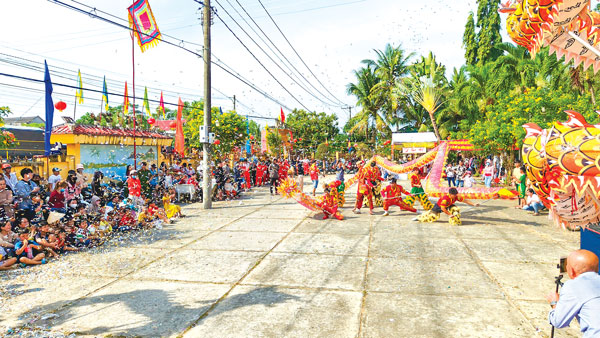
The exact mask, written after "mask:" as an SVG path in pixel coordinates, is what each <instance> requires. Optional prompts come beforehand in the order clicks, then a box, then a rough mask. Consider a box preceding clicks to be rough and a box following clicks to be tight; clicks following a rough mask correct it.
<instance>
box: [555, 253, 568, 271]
mask: <svg viewBox="0 0 600 338" xmlns="http://www.w3.org/2000/svg"><path fill="white" fill-rule="evenodd" d="M556 267H557V268H558V269H559V271H560V274H561V275H562V274H563V273H566V272H567V257H561V258H560V262H559V263H558V265H557V266H556Z"/></svg>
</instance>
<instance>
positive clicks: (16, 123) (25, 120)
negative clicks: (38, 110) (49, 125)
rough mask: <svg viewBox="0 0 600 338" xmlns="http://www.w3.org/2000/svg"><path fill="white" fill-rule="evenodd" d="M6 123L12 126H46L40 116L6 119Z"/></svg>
mask: <svg viewBox="0 0 600 338" xmlns="http://www.w3.org/2000/svg"><path fill="white" fill-rule="evenodd" d="M4 123H5V124H8V125H11V126H23V125H26V124H30V123H42V124H45V123H46V121H44V119H43V118H41V117H39V116H22V117H6V118H4Z"/></svg>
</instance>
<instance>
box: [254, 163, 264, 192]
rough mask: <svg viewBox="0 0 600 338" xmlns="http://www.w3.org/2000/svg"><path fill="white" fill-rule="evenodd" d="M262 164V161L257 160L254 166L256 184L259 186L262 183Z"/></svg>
mask: <svg viewBox="0 0 600 338" xmlns="http://www.w3.org/2000/svg"><path fill="white" fill-rule="evenodd" d="M264 169H265V168H264V165H263V163H262V162H258V165H257V166H256V186H257V187H260V186H262V185H263V175H264Z"/></svg>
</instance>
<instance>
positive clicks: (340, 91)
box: [0, 0, 476, 124]
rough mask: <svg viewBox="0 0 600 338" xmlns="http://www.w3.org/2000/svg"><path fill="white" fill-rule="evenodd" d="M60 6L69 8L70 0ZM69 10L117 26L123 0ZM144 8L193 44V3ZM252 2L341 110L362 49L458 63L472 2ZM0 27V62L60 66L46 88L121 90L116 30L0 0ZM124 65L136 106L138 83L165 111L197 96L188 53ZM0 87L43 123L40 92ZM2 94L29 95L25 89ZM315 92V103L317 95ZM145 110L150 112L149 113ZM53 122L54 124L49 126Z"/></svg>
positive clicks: (225, 97) (218, 49)
mask: <svg viewBox="0 0 600 338" xmlns="http://www.w3.org/2000/svg"><path fill="white" fill-rule="evenodd" d="M61 1H64V2H65V3H68V4H71V5H75V6H77V4H76V3H74V2H72V1H71V0H61ZM238 1H239V3H240V4H241V5H242V6H243V7H244V8H245V9H246V10H247V11H248V12H249V13H250V15H251V16H252V17H253V18H254V19H255V20H256V22H257V23H258V25H259V26H260V27H261V29H263V30H264V31H265V33H266V34H267V35H268V36H269V38H271V39H272V40H273V42H274V43H275V45H277V46H278V48H280V49H281V51H282V52H283V53H284V54H285V55H286V56H287V57H288V58H289V59H290V61H291V62H292V63H293V64H294V66H295V67H296V68H297V69H298V70H300V72H301V73H302V74H303V75H304V76H305V77H306V78H307V79H308V80H309V81H311V82H312V83H313V85H315V86H316V87H317V88H319V89H320V91H321V92H323V93H324V94H325V95H326V96H328V97H331V95H329V94H327V93H326V91H325V90H324V89H323V88H322V87H320V85H319V84H318V83H317V82H316V81H315V79H314V77H313V76H312V75H311V74H310V73H309V72H308V70H307V69H306V68H304V66H303V65H302V64H301V62H300V60H299V59H298V58H297V57H296V56H295V55H294V53H293V51H292V50H291V49H290V48H289V46H288V45H287V43H286V42H285V40H284V39H283V37H282V36H281V34H280V33H279V32H278V31H277V29H276V28H275V26H274V25H273V23H272V22H271V21H270V19H269V18H268V17H266V14H265V11H264V10H263V9H262V7H261V6H260V4H259V2H258V0H238ZM80 2H81V3H85V4H87V5H90V6H92V7H96V8H97V9H100V10H103V11H105V12H108V13H111V14H114V15H116V16H118V17H120V18H122V19H126V17H127V16H126V15H127V12H126V7H127V6H128V5H129V4H130V3H131V2H130V1H120V0H103V1H100V0H81V1H80ZM219 3H220V5H222V6H223V7H224V8H225V9H226V10H227V11H229V12H230V14H232V15H233V16H234V17H235V18H236V20H237V21H238V22H239V23H240V24H241V25H242V26H243V27H244V28H245V29H246V30H247V31H248V32H249V33H250V34H252V35H253V37H254V38H255V40H257V41H259V40H258V38H257V37H255V36H254V33H252V32H251V31H250V29H249V28H248V26H246V24H245V23H244V21H243V20H242V19H241V18H240V17H239V16H237V14H236V13H235V11H234V10H233V9H232V7H231V6H230V4H232V5H233V6H234V7H235V8H236V9H237V10H238V11H239V12H240V13H242V14H243V12H242V9H241V7H240V6H239V5H238V3H237V2H236V0H229V1H228V0H219ZM150 4H151V6H152V9H153V11H154V15H155V17H156V19H157V22H158V26H159V28H160V29H161V31H162V32H163V33H166V34H169V35H172V36H174V37H176V38H178V39H182V40H186V41H190V42H194V43H196V44H198V45H201V44H202V27H201V26H200V22H199V17H200V14H199V12H198V11H197V8H198V4H196V3H195V2H193V1H192V0H169V1H167V0H151V1H150ZM263 4H264V5H265V7H266V8H267V10H268V11H269V12H270V13H271V14H272V15H273V17H274V19H275V21H276V22H277V23H278V24H279V26H280V27H281V29H282V31H283V32H284V33H285V34H286V36H287V38H288V39H289V40H290V42H291V43H292V45H293V46H294V47H295V48H296V50H297V51H298V52H299V54H300V55H301V56H302V58H303V59H304V60H305V61H306V63H307V64H308V66H309V67H310V68H311V70H312V71H313V72H314V73H315V75H316V76H317V77H318V78H319V80H320V81H321V82H323V84H324V85H325V86H326V87H327V89H328V90H329V91H331V93H332V94H333V95H334V96H335V97H337V98H339V99H340V100H341V101H342V102H343V103H344V104H345V105H350V106H353V105H354V99H353V98H352V97H349V96H347V95H346V93H345V91H346V85H347V84H348V83H349V82H351V81H353V80H354V79H353V75H352V71H353V70H354V69H357V68H358V67H360V61H361V60H363V59H365V58H373V57H374V56H375V54H374V52H373V49H383V48H384V47H385V45H386V44H387V43H391V44H394V45H397V44H401V45H402V46H403V47H404V49H406V50H407V52H414V53H415V54H417V55H421V54H425V53H428V52H429V51H430V50H431V51H433V52H434V53H435V54H436V56H437V58H438V60H439V61H441V62H442V63H444V64H445V65H446V66H447V68H448V69H449V70H451V69H452V68H453V67H458V66H460V65H461V64H462V63H463V62H464V59H463V50H462V47H461V43H462V33H463V28H464V24H465V21H466V18H467V16H468V13H469V11H471V10H475V8H476V4H475V0H458V1H452V2H442V1H432V0H422V1H407V0H396V1H393V0H364V1H360V0H298V1H288V0H263ZM212 5H213V6H216V7H217V9H218V14H219V16H221V17H222V18H223V19H224V21H225V23H226V24H227V25H229V26H230V27H231V28H232V29H233V30H234V31H235V32H236V34H237V35H238V36H239V37H240V38H241V39H242V40H243V42H244V43H245V44H246V45H247V46H248V47H249V48H250V49H251V50H252V51H253V53H255V55H256V56H257V57H258V58H259V59H260V60H261V62H263V63H264V65H265V66H266V67H267V68H268V69H269V70H270V71H271V72H272V73H273V74H274V75H275V77H276V78H277V79H278V80H279V81H280V82H281V83H282V84H283V85H284V86H285V87H286V88H288V90H289V91H290V92H292V94H293V95H294V96H295V97H297V98H298V100H299V101H300V102H301V103H302V104H304V105H306V106H308V107H309V108H310V109H314V110H317V111H325V112H328V113H335V114H337V115H338V116H339V118H340V122H341V123H340V124H343V123H344V122H345V121H346V119H347V110H342V109H341V108H340V107H335V106H334V105H326V104H323V103H322V102H320V101H319V100H317V99H315V98H313V97H312V96H311V95H309V94H307V93H306V92H305V91H303V90H302V89H301V88H300V87H299V86H298V85H297V84H295V83H293V81H292V80H290V79H289V78H288V77H287V76H286V75H285V74H284V72H282V71H280V70H279V69H278V68H277V67H276V66H275V65H273V64H272V63H271V62H270V61H269V60H268V58H267V56H265V55H264V54H263V53H262V52H261V51H260V50H259V49H258V48H256V46H254V45H253V44H252V42H251V41H250V40H249V39H248V37H247V36H245V35H244V33H243V32H242V31H241V30H240V29H239V27H237V26H236V24H235V23H234V21H233V20H232V19H230V18H229V17H228V16H227V14H226V13H225V10H224V9H223V8H222V7H221V6H219V4H217V3H216V2H215V1H214V0H213V1H212ZM245 18H246V20H249V19H248V17H245ZM212 28H213V40H212V41H213V52H214V54H215V55H216V56H217V57H218V58H219V59H220V60H222V61H223V62H225V63H226V64H227V65H229V66H231V67H232V68H233V69H235V71H236V72H238V73H240V74H241V75H243V76H244V77H245V78H247V79H248V80H250V81H251V82H252V83H253V84H255V85H256V86H257V87H259V88H261V89H263V90H265V91H266V92H268V93H269V94H270V95H272V96H273V97H276V98H277V100H279V101H281V102H283V103H284V104H285V105H286V106H288V107H291V108H295V107H300V104H299V103H298V102H296V101H294V99H292V98H291V97H290V95H288V94H287V93H286V92H285V91H284V90H283V89H282V88H281V86H280V85H279V84H277V82H276V81H275V80H273V79H272V78H271V77H270V76H269V75H268V74H267V73H266V72H265V71H264V69H262V68H261V66H260V65H259V64H258V63H257V62H256V61H255V60H254V59H253V58H252V57H251V56H250V54H249V53H248V52H247V51H246V50H245V49H244V48H243V47H242V46H241V45H240V43H239V42H238V41H237V40H236V39H235V38H234V37H233V36H232V34H231V33H230V32H229V31H228V30H227V29H226V28H225V26H224V24H223V23H222V22H220V21H219V20H218V19H217V18H215V24H214V25H213V26H212ZM255 29H256V27H255ZM0 30H1V31H2V32H5V33H4V34H2V36H0V50H1V52H0V53H4V54H6V55H1V56H0V57H1V58H2V59H4V60H9V61H10V60H14V58H13V57H18V58H20V59H27V60H31V61H34V62H43V60H44V59H47V60H48V63H49V66H50V68H51V69H56V67H62V68H64V70H61V72H63V74H62V76H64V78H60V77H54V78H53V81H55V82H62V83H67V84H74V83H75V76H72V78H69V77H70V75H69V72H68V70H70V71H74V72H76V71H77V70H78V69H81V72H82V74H83V75H84V86H86V87H88V86H89V87H93V88H96V89H100V84H99V83H95V82H94V81H87V80H86V79H85V77H86V76H91V77H94V78H101V77H102V76H104V75H105V76H106V77H107V80H108V81H109V83H108V87H109V88H108V89H109V91H111V92H113V91H114V92H118V93H122V92H123V85H124V82H125V81H128V84H129V86H131V72H132V70H131V68H132V65H131V39H130V37H129V33H128V32H127V31H124V30H123V29H121V28H118V27H114V26H111V25H109V24H106V23H104V22H101V21H100V20H97V19H92V18H91V17H90V16H87V15H82V14H79V13H76V12H74V11H71V10H69V9H66V8H64V7H61V6H58V5H56V4H55V3H53V2H52V1H44V0H30V1H1V2H0ZM6 32H10V34H6ZM263 38H264V37H263ZM259 43H260V41H259ZM198 45H193V44H184V46H185V47H187V48H190V49H194V50H198V51H200V50H201V47H200V46H198ZM269 54H270V55H271V56H273V54H272V53H270V52H269ZM7 55H8V56H7ZM135 57H136V95H137V96H138V97H140V96H143V90H144V86H148V87H149V88H150V98H151V99H156V100H158V98H159V95H160V90H161V89H162V90H164V91H165V94H164V96H165V101H167V102H177V97H178V96H181V98H182V99H183V100H193V99H200V98H202V96H203V88H202V83H203V82H202V81H203V80H202V70H203V64H202V61H201V60H200V59H198V58H197V57H196V56H194V55H192V54H189V53H186V52H184V51H182V50H180V49H178V48H175V47H172V46H169V45H167V44H165V43H161V44H159V45H158V46H157V47H155V48H152V49H150V50H149V51H147V52H145V53H141V52H140V50H139V48H137V47H136V51H135ZM0 72H3V73H10V74H18V75H22V76H28V77H35V78H40V79H42V78H43V74H42V73H39V72H37V71H31V70H28V69H25V68H22V67H17V66H15V65H13V64H8V63H6V62H0ZM288 73H289V72H288ZM212 79H213V87H214V88H215V89H218V90H219V91H221V92H222V93H223V94H222V93H219V92H217V91H213V105H218V106H222V107H223V109H232V106H233V103H232V100H231V99H230V98H229V97H231V96H233V95H236V97H237V99H238V102H241V104H243V105H238V111H239V112H240V113H242V114H247V113H248V114H251V115H260V116H267V117H276V116H278V114H279V104H277V103H274V102H271V101H269V100H268V99H266V98H264V97H263V96H262V95H260V94H258V93H256V92H255V91H254V90H252V89H250V88H249V87H247V86H246V85H244V84H243V83H241V82H240V81H238V80H236V79H235V78H233V77H231V76H229V75H227V74H226V73H224V72H223V71H220V70H218V69H214V72H213V77H212ZM0 83H1V84H3V85H0V104H2V105H9V106H10V107H11V108H12V110H13V113H14V115H16V116H20V115H26V116H30V115H43V99H41V98H42V96H43V93H41V92H39V90H40V89H42V88H43V87H42V85H41V84H36V83H31V82H22V81H14V80H9V79H6V78H4V77H3V78H2V79H0ZM6 85H9V86H14V85H19V86H24V87H31V88H34V89H33V90H24V89H19V88H15V87H8V86H6ZM36 90H37V91H36ZM55 91H56V94H55V95H54V100H55V101H58V100H63V101H65V102H66V103H67V105H68V107H67V110H66V111H65V112H64V114H65V115H72V114H73V111H72V109H73V100H74V98H73V95H74V90H72V89H67V88H55ZM167 91H168V92H167ZM312 91H313V92H314V90H312ZM129 92H130V93H131V87H130V88H129ZM315 95H317V96H320V95H319V94H317V93H315ZM84 96H85V98H86V101H85V103H84V105H83V107H81V106H79V107H78V108H77V112H78V113H79V114H78V116H79V115H80V114H81V113H83V112H85V111H99V110H100V102H99V101H97V100H98V99H99V98H100V94H96V93H85V94H84ZM323 100H324V101H327V99H323ZM334 100H335V99H334ZM110 101H111V102H110V103H111V104H115V105H116V104H120V103H121V102H122V99H121V98H118V97H111V98H110ZM139 103H141V102H139ZM339 105H341V104H339ZM154 106H155V105H154V104H151V107H152V108H154ZM354 112H356V109H355V110H354ZM55 121H57V122H56V123H59V122H61V120H60V119H58V118H55ZM259 122H261V121H259ZM262 123H264V121H262Z"/></svg>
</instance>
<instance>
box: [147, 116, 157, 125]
mask: <svg viewBox="0 0 600 338" xmlns="http://www.w3.org/2000/svg"><path fill="white" fill-rule="evenodd" d="M155 123H156V120H155V119H154V117H149V118H148V124H150V125H153V124H155Z"/></svg>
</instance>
